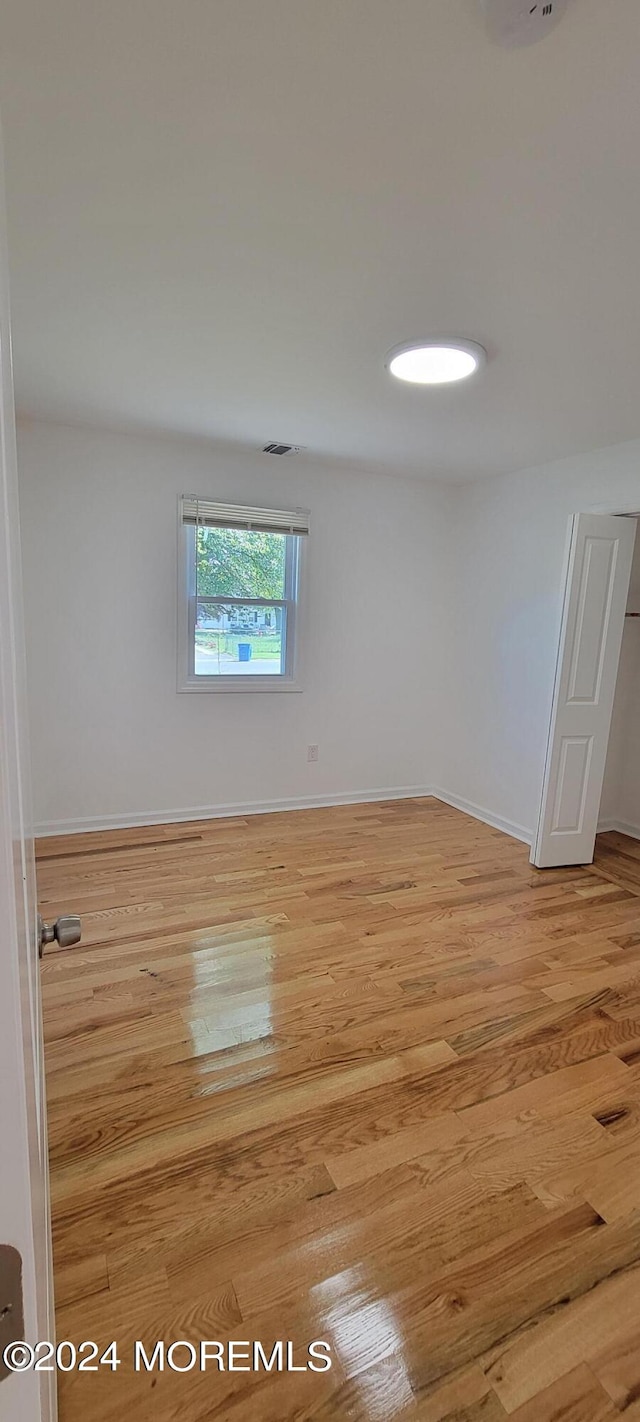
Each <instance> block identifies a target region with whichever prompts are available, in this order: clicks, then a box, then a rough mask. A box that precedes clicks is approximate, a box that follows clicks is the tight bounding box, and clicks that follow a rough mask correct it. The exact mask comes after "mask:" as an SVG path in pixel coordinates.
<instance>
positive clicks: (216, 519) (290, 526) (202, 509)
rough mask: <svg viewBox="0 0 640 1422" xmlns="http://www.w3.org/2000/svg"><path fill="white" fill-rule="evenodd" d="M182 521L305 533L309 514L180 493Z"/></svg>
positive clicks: (307, 529) (259, 531)
mask: <svg viewBox="0 0 640 1422" xmlns="http://www.w3.org/2000/svg"><path fill="white" fill-rule="evenodd" d="M182 522H183V523H189V524H199V525H201V526H203V527H205V528H244V529H248V530H254V531H255V532H258V533H294V534H296V535H297V536H298V537H301V536H302V535H304V534H307V533H308V532H309V514H308V513H307V512H306V511H305V510H304V509H254V508H247V507H245V505H243V504H215V503H213V502H212V501H211V500H210V499H199V498H195V497H194V496H193V495H187V494H185V495H183V498H182Z"/></svg>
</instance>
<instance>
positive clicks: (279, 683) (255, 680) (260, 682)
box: [178, 676, 302, 696]
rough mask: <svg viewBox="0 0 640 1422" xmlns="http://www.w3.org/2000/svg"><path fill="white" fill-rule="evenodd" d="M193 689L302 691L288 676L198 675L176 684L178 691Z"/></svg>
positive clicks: (233, 692)
mask: <svg viewBox="0 0 640 1422" xmlns="http://www.w3.org/2000/svg"><path fill="white" fill-rule="evenodd" d="M191 691H195V692H196V693H197V694H201V693H202V692H204V693H205V694H207V695H208V694H211V693H213V695H214V696H215V695H219V694H220V693H221V694H222V695H224V696H233V695H236V694H238V693H239V694H240V695H241V696H246V695H248V694H251V693H252V692H265V691H268V692H271V693H273V692H275V693H278V692H283V691H302V687H301V685H300V683H299V682H298V681H293V680H292V679H291V678H290V677H284V676H282V677H280V676H278V677H269V676H245V677H243V676H211V677H209V676H198V677H193V678H191V677H190V678H189V679H188V680H187V681H183V682H180V683H179V684H178V693H179V694H180V693H182V692H191Z"/></svg>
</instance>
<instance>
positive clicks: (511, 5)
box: [482, 0, 569, 49]
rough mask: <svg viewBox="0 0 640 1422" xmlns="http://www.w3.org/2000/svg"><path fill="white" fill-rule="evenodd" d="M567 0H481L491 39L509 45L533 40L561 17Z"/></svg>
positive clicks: (544, 32)
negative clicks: (535, 0)
mask: <svg viewBox="0 0 640 1422" xmlns="http://www.w3.org/2000/svg"><path fill="white" fill-rule="evenodd" d="M568 3H569V0H537V3H534V0H482V8H483V10H484V13H485V17H486V22H487V29H488V31H489V34H490V36H491V38H492V39H494V40H496V42H497V43H498V44H502V45H505V46H506V47H507V48H509V49H516V48H517V47H519V46H521V45H525V44H535V43H536V41H537V40H541V39H544V36H545V35H547V34H548V33H549V31H550V30H552V29H553V28H554V26H555V25H557V23H558V21H559V20H561V19H562V16H563V15H564V12H565V10H566V8H567V5H568Z"/></svg>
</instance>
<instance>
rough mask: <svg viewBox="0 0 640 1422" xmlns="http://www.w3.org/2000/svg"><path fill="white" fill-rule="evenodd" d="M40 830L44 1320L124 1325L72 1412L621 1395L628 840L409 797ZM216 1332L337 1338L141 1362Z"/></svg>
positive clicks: (91, 1416)
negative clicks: (63, 922) (144, 1365)
mask: <svg viewBox="0 0 640 1422" xmlns="http://www.w3.org/2000/svg"><path fill="white" fill-rule="evenodd" d="M38 857H39V887H40V902H41V905H42V907H43V911H45V912H46V916H47V917H51V916H55V914H56V913H57V912H60V911H62V910H64V909H67V910H76V911H78V912H79V913H81V914H82V918H83V943H82V946H81V947H80V948H78V949H75V950H72V951H69V952H67V953H62V952H59V951H48V952H47V954H46V956H45V959H44V962H43V968H42V979H43V985H44V1003H45V1028H46V1058H47V1073H48V1092H49V1129H50V1150H51V1170H52V1194H53V1211H54V1239H55V1264H56V1268H55V1279H56V1291H57V1311H58V1337H59V1338H60V1339H63V1338H64V1339H66V1338H69V1339H71V1340H72V1341H73V1342H75V1343H76V1344H78V1343H79V1342H80V1341H82V1340H83V1339H95V1340H96V1341H97V1342H98V1343H99V1344H101V1345H106V1344H108V1343H109V1342H110V1341H111V1339H117V1340H118V1343H119V1350H120V1356H121V1357H122V1359H123V1361H122V1363H121V1366H120V1368H119V1369H118V1371H117V1372H116V1373H113V1374H112V1373H111V1372H110V1371H109V1370H108V1369H107V1368H105V1367H104V1366H102V1367H100V1369H99V1371H98V1372H97V1373H85V1374H83V1375H78V1374H77V1373H76V1374H68V1375H64V1376H62V1378H61V1386H60V1393H61V1422H112V1419H113V1422H116V1419H118V1422H119V1420H120V1419H121V1418H122V1417H123V1416H125V1415H126V1414H128V1415H129V1416H131V1417H132V1418H135V1419H136V1422H173V1419H176V1422H177V1419H180V1422H205V1419H216V1422H292V1419H296V1422H302V1419H306V1418H314V1419H317V1422H330V1419H346V1418H348V1419H356V1422H358V1419H363V1422H364V1419H375V1422H392V1419H396V1418H400V1417H401V1418H402V1419H404V1422H414V1419H421V1422H444V1419H449V1422H454V1419H455V1422H479V1419H482V1422H498V1419H503V1418H505V1416H507V1415H509V1416H511V1417H512V1418H514V1419H516V1422H552V1419H554V1420H555V1422H560V1419H562V1422H612V1419H618V1418H620V1416H621V1415H622V1416H624V1418H625V1419H628V1422H631V1419H634V1422H637V1419H639V1418H640V897H639V894H640V844H638V843H636V842H634V841H631V840H625V839H624V837H623V836H620V835H607V836H604V837H602V839H601V841H600V844H599V848H598V855H597V861H596V864H595V865H594V866H593V867H591V868H589V869H580V868H578V869H567V870H546V871H543V872H538V871H536V870H533V869H532V868H531V867H530V865H529V863H528V851H527V849H526V848H525V846H523V845H522V844H519V843H517V842H516V841H514V840H511V839H509V838H507V837H506V836H504V835H502V834H500V833H499V832H498V831H495V830H492V829H490V828H488V827H487V826H486V825H482V824H480V823H478V822H476V821H474V820H471V819H469V818H467V817H466V816H464V815H462V814H460V813H459V812H457V811H455V810H452V809H449V808H448V807H447V806H445V805H442V804H440V803H439V802H437V801H435V800H428V799H425V800H413V801H411V800H404V801H399V802H395V803H381V804H370V805H355V806H353V805H352V806H348V807H340V808H336V809H325V810H317V811H309V812H307V811H305V812H299V813H291V814H281V815H271V816H268V815H265V816H258V817H255V818H248V819H246V820H243V819H234V820H217V821H207V822H204V823H197V824H185V825H173V826H165V827H157V826H156V827H153V828H149V829H143V830H138V829H136V830H129V831H123V832H118V833H101V834H92V835H83V836H76V837H73V838H68V839H57V840H55V839H49V840H45V841H43V842H41V843H40V845H39V855H38ZM202 1338H204V1339H210V1340H222V1341H223V1342H226V1341H227V1340H229V1339H234V1340H249V1341H253V1340H260V1341H261V1342H262V1343H263V1346H264V1347H265V1350H267V1351H269V1350H270V1348H271V1346H272V1345H273V1343H274V1341H275V1340H279V1339H282V1340H285V1341H286V1340H291V1341H292V1342H293V1343H294V1345H295V1352H294V1361H295V1362H296V1363H297V1364H298V1365H300V1364H301V1363H302V1362H303V1361H305V1360H306V1347H307V1344H308V1343H309V1342H310V1341H311V1340H313V1339H323V1340H327V1341H328V1342H329V1343H330V1344H331V1346H332V1350H333V1367H332V1369H331V1371H329V1372H311V1371H304V1372H294V1373H287V1372H282V1373H273V1374H267V1373H265V1372H264V1370H263V1371H262V1372H259V1373H247V1372H240V1371H237V1372H236V1371H234V1372H229V1371H225V1372H223V1373H222V1372H218V1371H217V1370H216V1369H215V1367H211V1366H210V1367H209V1368H208V1369H207V1371H206V1372H205V1373H201V1372H199V1371H197V1372H196V1371H194V1372H189V1373H184V1374H176V1373H172V1372H170V1371H169V1372H167V1371H165V1372H164V1373H161V1374H158V1373H153V1374H147V1373H145V1372H143V1373H141V1374H136V1373H135V1372H134V1371H133V1369H132V1366H131V1356H132V1344H133V1340H135V1339H141V1340H142V1341H144V1342H145V1345H146V1346H147V1348H148V1351H150V1346H149V1345H150V1344H151V1343H152V1342H154V1341H155V1340H156V1339H164V1340H166V1342H167V1343H168V1342H171V1341H172V1340H174V1339H188V1340H190V1341H192V1342H197V1341H198V1340H199V1339H202ZM178 1361H179V1362H180V1363H181V1364H182V1363H184V1362H185V1361H186V1355H185V1354H184V1353H183V1354H181V1355H180V1356H179V1358H178ZM240 1361H241V1362H242V1361H244V1360H243V1359H240Z"/></svg>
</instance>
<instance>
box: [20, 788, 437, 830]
mask: <svg viewBox="0 0 640 1422" xmlns="http://www.w3.org/2000/svg"><path fill="white" fill-rule="evenodd" d="M435 793H436V792H435V791H434V790H432V789H431V788H430V786H427V785H396V786H394V787H393V788H392V789H388V788H387V789H384V790H348V791H343V792H342V793H341V794H337V795H312V796H309V797H301V798H300V799H292V800H256V801H254V802H253V803H252V804H233V805H192V806H190V807H189V808H188V809H185V810H150V811H146V810H145V811H141V812H140V813H138V814H135V813H132V814H127V815H90V816H87V817H86V818H83V819H73V820H43V821H42V822H41V823H40V824H37V825H36V826H35V829H34V834H35V837H36V838H37V839H48V838H50V836H52V835H58V834H89V833H90V832H91V831H93V830H119V829H135V828H140V827H142V826H144V825H173V824H184V823H185V822H186V821H189V820H221V819H230V818H231V819H233V818H239V819H244V818H245V816H246V815H269V814H278V813H280V812H282V811H286V810H317V809H322V808H323V807H325V806H329V805H366V804H371V802H372V801H375V800H417V799H424V798H425V797H427V796H430V795H435Z"/></svg>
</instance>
